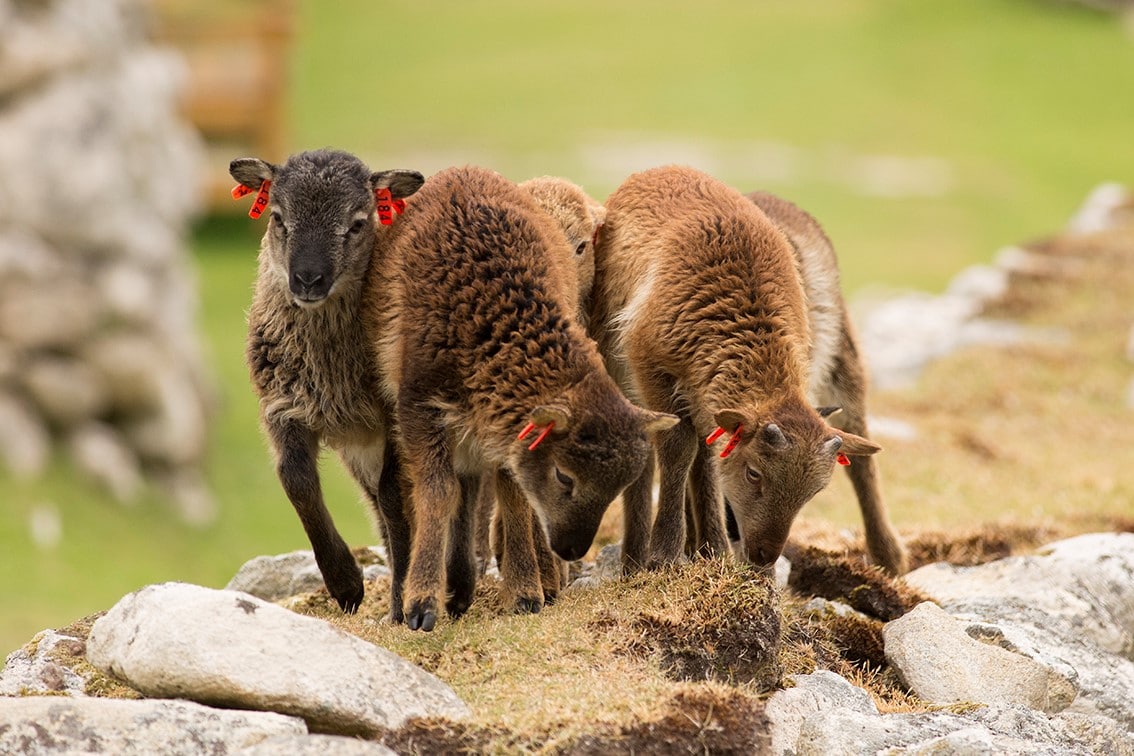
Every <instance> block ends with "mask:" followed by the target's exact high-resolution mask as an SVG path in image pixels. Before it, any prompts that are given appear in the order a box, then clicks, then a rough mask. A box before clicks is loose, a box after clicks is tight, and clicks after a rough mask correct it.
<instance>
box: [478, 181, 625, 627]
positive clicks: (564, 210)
mask: <svg viewBox="0 0 1134 756" xmlns="http://www.w3.org/2000/svg"><path fill="white" fill-rule="evenodd" d="M520 188H521V189H523V190H524V191H526V192H528V193H529V194H531V195H532V198H533V199H534V200H535V201H536V204H537V205H539V207H540V209H541V210H543V211H544V212H545V213H547V215H548V216H549V217H550V218H551V219H552V220H553V221H555V225H556V226H557V227H558V228H559V229H560V230H561V231H562V232H563V235H564V236H565V237H566V240H567V244H566V246H563V245H554V251H556V252H559V253H566V254H568V255H569V256H570V260H571V267H572V268H573V269H574V274H573V280H574V282H575V289H576V292H577V294H578V300H579V301H578V306H577V307H576V310H575V317H576V319H577V320H578V321H579V322H580V323H585V322H586V313H587V311H588V310H589V308H590V296H591V286H592V284H593V283H594V278H595V254H594V242H595V239H596V236H597V234H598V230H599V228H600V227H601V226H602V222H603V220H604V219H605V218H606V208H604V207H603V206H602V205H600V204H599V203H598V202H596V201H595V200H594V199H593V198H592V197H591V196H590V195H588V194H587V193H586V191H584V190H583V188H582V187H580V186H578V185H577V184H575V183H573V182H571V181H568V180H567V179H564V178H560V177H558V176H540V177H539V178H533V179H529V180H527V181H524V182H523V183H521V184H520ZM495 509H496V474H495V473H494V472H489V473H486V474H485V475H484V476H483V477H482V478H481V481H480V494H479V499H478V500H477V515H476V553H477V561H478V564H479V567H480V572H481V574H483V573H484V570H485V569H486V568H487V566H488V561H489V559H490V557H491V553H492V552H491V550H490V543H491V541H492V539H491V538H490V533H491V532H494V533H495V535H494V539H495V542H496V545H497V548H496V551H495V554H496V562H497V564H498V565H499V564H503V561H504V558H505V557H504V554H503V544H504V533H503V528H504V520H503V518H500V517H498V518H496V520H495V523H493V519H492V515H493V512H494V511H495ZM493 524H495V530H494V531H493V529H492V526H493ZM532 524H533V526H534V527H533V534H532V538H533V543H532V546H533V548H534V549H535V553H536V555H537V562H538V564H539V571H540V582H541V583H542V585H543V594H544V601H545V602H546V603H551V602H552V601H554V600H555V598H556V597H557V595H558V593H559V591H560V590H561V589H562V588H563V587H565V585H566V581H567V565H566V564H565V563H563V562H562V560H560V559H558V558H557V557H556V556H555V555H554V554H553V553H552V552H551V549H550V547H549V546H548V544H547V538H546V536H544V534H543V529H542V527H540V525H539V522H538V520H536V519H533V520H532ZM504 590H505V592H506V593H513V594H514V593H515V587H513V586H507V585H506V586H505V587H504ZM519 608H520V609H522V610H526V611H539V609H540V606H539V605H538V604H535V605H532V604H528V605H523V604H521V605H519Z"/></svg>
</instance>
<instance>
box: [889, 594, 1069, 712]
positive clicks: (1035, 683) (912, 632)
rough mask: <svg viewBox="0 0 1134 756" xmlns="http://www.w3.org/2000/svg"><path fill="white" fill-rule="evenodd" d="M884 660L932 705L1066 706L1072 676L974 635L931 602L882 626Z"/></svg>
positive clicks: (1054, 709) (1043, 708)
mask: <svg viewBox="0 0 1134 756" xmlns="http://www.w3.org/2000/svg"><path fill="white" fill-rule="evenodd" d="M882 636H883V641H884V642H885V645H886V660H887V661H888V662H889V663H890V665H891V666H892V667H893V668H894V669H895V671H897V673H898V675H899V676H900V677H901V678H902V680H903V681H904V682H905V683H906V684H907V685H908V686H909V687H910V689H911V690H913V692H914V693H916V694H917V695H918V697H920V698H922V699H923V700H925V701H928V702H930V703H935V704H951V703H959V702H974V703H984V704H1024V705H1026V706H1029V707H1031V708H1034V709H1039V710H1041V711H1045V712H1049V713H1050V712H1057V711H1062V710H1063V709H1065V708H1067V707H1068V706H1069V705H1070V704H1071V702H1072V701H1073V700H1074V699H1075V696H1076V695H1077V693H1078V689H1077V687H1076V683H1075V680H1074V679H1068V678H1067V677H1066V676H1064V675H1062V674H1060V671H1059V670H1055V669H1052V668H1051V667H1048V666H1045V665H1043V664H1041V663H1039V662H1038V661H1036V660H1034V659H1031V658H1029V657H1027V656H1023V655H1022V654H1017V653H1013V652H1011V651H1008V650H1006V649H1004V648H1001V647H1000V646H996V645H990V644H986V643H981V642H980V641H977V640H974V639H973V638H972V637H970V636H969V635H968V634H967V633H966V632H965V630H964V625H963V624H962V623H961V622H959V621H958V620H956V619H955V618H953V617H952V616H950V615H949V614H948V613H947V612H945V611H944V610H943V609H941V607H939V606H937V605H936V604H934V603H931V602H924V603H922V604H919V605H918V606H916V607H915V608H914V609H913V610H912V611H910V612H907V613H906V614H905V615H904V616H902V617H900V618H898V619H896V620H894V621H892V622H888V623H887V624H886V625H885V627H883V629H882Z"/></svg>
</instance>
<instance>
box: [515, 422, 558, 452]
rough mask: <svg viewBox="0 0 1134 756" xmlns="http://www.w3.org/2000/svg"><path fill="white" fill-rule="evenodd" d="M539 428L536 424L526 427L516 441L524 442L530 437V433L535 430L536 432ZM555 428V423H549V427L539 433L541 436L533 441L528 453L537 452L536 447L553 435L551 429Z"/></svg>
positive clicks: (529, 424)
mask: <svg viewBox="0 0 1134 756" xmlns="http://www.w3.org/2000/svg"><path fill="white" fill-rule="evenodd" d="M538 427H539V426H538V425H536V424H535V423H528V424H527V425H525V426H524V429H523V430H522V431H520V435H518V436H516V440H517V441H523V440H524V439H525V438H527V437H528V434H529V433H531V432H532V431H533V430H535V429H536V428H538ZM554 427H555V422H554V421H552V422H550V423H548V424H547V427H546V428H544V429H543V430H541V431H540V432H539V435H538V436H536V439H535V441H532V443H531V446H529V447H528V451H535V450H536V447H537V446H539V445H540V444H541V443H542V442H543V440H544V439H545V438H547V434H549V433H551V429H552V428H554Z"/></svg>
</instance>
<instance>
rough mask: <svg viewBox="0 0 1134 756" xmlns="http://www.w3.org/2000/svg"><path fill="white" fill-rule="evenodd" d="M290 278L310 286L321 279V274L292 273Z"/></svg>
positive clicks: (307, 286)
mask: <svg viewBox="0 0 1134 756" xmlns="http://www.w3.org/2000/svg"><path fill="white" fill-rule="evenodd" d="M292 279H293V280H294V281H295V283H297V284H299V285H300V286H303V287H305V288H308V289H310V288H312V287H314V286H316V285H318V284H319V283H321V282H322V281H323V276H322V275H320V274H319V273H298V272H297V273H293V274H292Z"/></svg>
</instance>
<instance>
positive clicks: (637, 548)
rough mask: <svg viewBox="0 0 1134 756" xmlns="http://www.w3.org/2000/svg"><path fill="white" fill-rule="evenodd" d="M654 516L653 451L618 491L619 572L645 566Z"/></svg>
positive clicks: (632, 570)
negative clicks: (624, 487)
mask: <svg viewBox="0 0 1134 756" xmlns="http://www.w3.org/2000/svg"><path fill="white" fill-rule="evenodd" d="M653 518H654V454H653V450H651V451H650V453H649V455H647V457H646V469H644V470H643V471H642V474H641V475H640V476H638V479H637V480H636V481H634V482H633V483H631V484H630V485H629V486H627V487H626V490H625V491H623V492H622V574H623V575H633V574H634V573H635V572H637V571H638V570H641V569H642V568H644V567H645V566H646V560H647V559H648V558H649V553H650V526H651V522H652V520H653Z"/></svg>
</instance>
